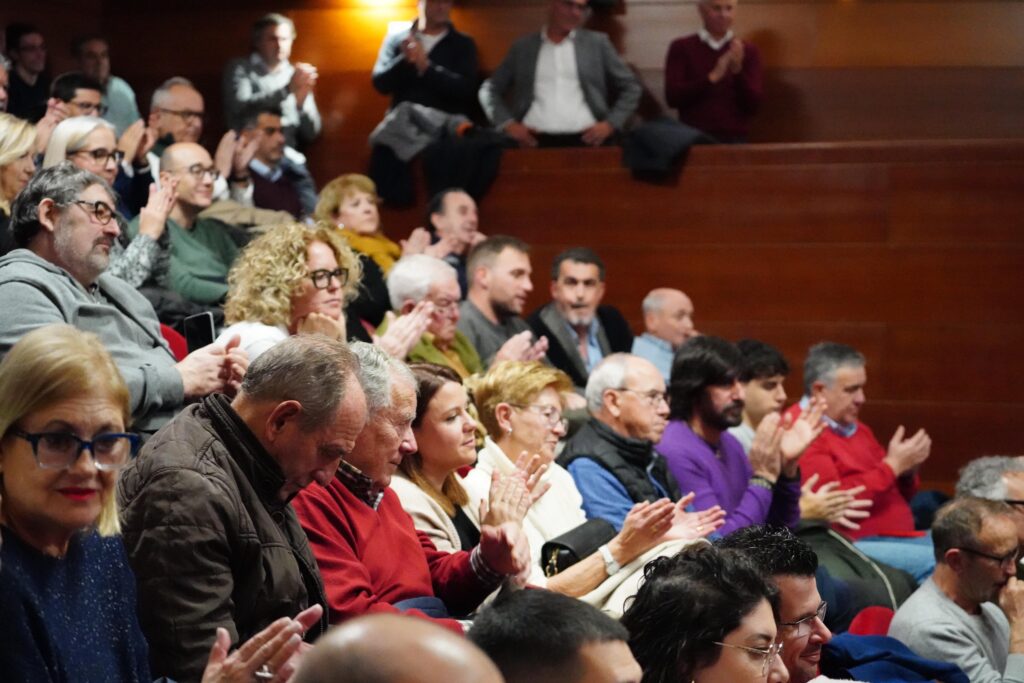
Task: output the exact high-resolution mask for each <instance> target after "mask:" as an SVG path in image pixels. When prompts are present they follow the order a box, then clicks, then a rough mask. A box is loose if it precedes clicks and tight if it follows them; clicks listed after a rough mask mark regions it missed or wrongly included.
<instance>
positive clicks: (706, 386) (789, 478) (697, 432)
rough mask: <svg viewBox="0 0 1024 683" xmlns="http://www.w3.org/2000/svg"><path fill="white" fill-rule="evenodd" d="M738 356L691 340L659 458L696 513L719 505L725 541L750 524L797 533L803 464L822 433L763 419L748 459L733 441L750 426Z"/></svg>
mask: <svg viewBox="0 0 1024 683" xmlns="http://www.w3.org/2000/svg"><path fill="white" fill-rule="evenodd" d="M742 362H743V359H742V356H741V355H740V352H739V350H738V349H737V348H736V346H735V345H733V344H732V343H730V342H728V341H726V340H724V339H721V338H719V337H711V336H701V337H694V338H693V339H690V340H689V341H687V342H686V343H685V344H683V345H682V346H681V347H679V351H678V352H677V353H676V357H675V360H674V361H673V363H672V379H671V382H670V384H669V420H670V421H669V424H668V427H666V428H665V433H664V436H663V437H662V439H661V443H659V444H658V446H657V449H658V452H659V453H661V454H662V455H664V456H665V458H666V460H668V466H669V469H670V470H671V472H672V474H673V475H675V477H676V480H677V481H678V482H679V487H680V489H681V490H683V491H691V490H692V491H693V492H694V493H695V494H696V497H695V499H694V501H693V504H694V507H696V508H697V509H698V510H704V509H707V508H710V507H713V506H715V505H720V506H721V507H722V508H723V509H724V510H725V512H726V521H725V525H724V526H723V527H722V529H721V533H722V534H728V533H730V532H732V531H735V530H736V529H741V528H743V527H746V526H749V525H751V524H764V523H768V524H775V525H778V526H787V527H793V526H795V525H796V523H797V521H799V518H800V470H799V459H800V456H801V454H802V453H803V451H804V449H806V448H807V444H808V443H810V442H811V441H812V440H813V439H814V437H815V436H816V435H817V431H816V430H815V428H814V427H813V425H810V424H808V423H806V422H804V423H802V424H801V423H798V422H794V423H783V422H782V420H781V417H780V416H779V414H778V413H773V414H771V415H767V416H765V418H764V419H762V420H761V424H760V425H759V426H758V428H757V431H756V432H755V435H754V441H753V443H752V444H751V447H750V453H749V459H748V455H747V454H746V453H744V451H743V446H742V445H741V444H740V442H739V441H738V440H737V439H736V437H734V436H733V435H732V434H729V433H728V431H727V430H728V429H729V428H730V427H735V426H737V425H739V424H740V422H741V421H742V420H743V397H744V391H743V385H742V384H741V383H740V381H739V370H740V366H741V364H742Z"/></svg>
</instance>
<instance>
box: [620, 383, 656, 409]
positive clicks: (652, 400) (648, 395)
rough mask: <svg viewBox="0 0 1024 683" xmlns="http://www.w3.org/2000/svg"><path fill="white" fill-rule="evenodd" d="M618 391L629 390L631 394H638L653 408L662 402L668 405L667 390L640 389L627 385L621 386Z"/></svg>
mask: <svg viewBox="0 0 1024 683" xmlns="http://www.w3.org/2000/svg"><path fill="white" fill-rule="evenodd" d="M616 391H628V392H629V393H631V394H636V395H637V396H639V397H640V398H641V399H642V400H643V401H644V403H646V404H647V405H649V406H651V407H652V408H657V407H658V406H659V405H661V404H662V403H664V404H665V405H668V392H667V391H658V390H657V389H652V390H651V391H639V390H637V389H627V388H626V387H619V388H618V389H616Z"/></svg>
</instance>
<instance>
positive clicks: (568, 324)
mask: <svg viewBox="0 0 1024 683" xmlns="http://www.w3.org/2000/svg"><path fill="white" fill-rule="evenodd" d="M604 282H605V269H604V261H602V260H601V257H600V256H598V255H597V254H596V253H594V251H593V250H592V249H588V248H587V247H573V248H571V249H566V250H565V251H563V252H562V253H560V254H558V255H557V256H555V260H554V262H552V264H551V303H549V304H546V305H544V306H542V307H541V308H539V309H537V310H536V311H534V312H533V313H532V314H531V315H530V317H529V319H528V322H529V323H530V327H531V328H533V333H534V334H535V335H536V336H537V337H546V338H547V340H548V353H547V355H548V360H549V361H550V362H551V364H552V365H554V366H555V367H556V368H558V369H559V370H561V371H562V372H564V373H565V374H567V375H569V378H570V379H572V383H573V384H574V385H575V386H576V389H577V390H578V391H582V390H583V388H584V387H585V386H587V377H588V376H589V375H590V371H591V370H593V369H594V367H595V366H596V365H597V364H598V363H600V362H601V359H602V358H604V357H605V356H607V355H608V354H610V353H629V350H630V349H631V348H632V346H633V332H632V330H630V329H629V323H627V322H626V319H625V318H624V317H622V314H621V313H619V311H618V310H617V309H616V308H614V307H613V306H602V305H601V299H603V298H604Z"/></svg>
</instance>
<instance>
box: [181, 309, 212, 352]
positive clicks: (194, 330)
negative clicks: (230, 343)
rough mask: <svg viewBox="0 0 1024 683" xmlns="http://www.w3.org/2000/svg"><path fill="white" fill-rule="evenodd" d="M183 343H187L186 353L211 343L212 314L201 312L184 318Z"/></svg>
mask: <svg viewBox="0 0 1024 683" xmlns="http://www.w3.org/2000/svg"><path fill="white" fill-rule="evenodd" d="M183 327H184V328H185V341H186V342H187V343H188V352H189V353H192V352H193V351H195V350H196V349H199V348H202V347H204V346H207V345H209V344H212V343H213V340H214V338H215V334H214V329H213V313H210V312H209V311H203V312H202V313H196V314H195V315H190V316H189V317H187V318H185V320H184V322H183Z"/></svg>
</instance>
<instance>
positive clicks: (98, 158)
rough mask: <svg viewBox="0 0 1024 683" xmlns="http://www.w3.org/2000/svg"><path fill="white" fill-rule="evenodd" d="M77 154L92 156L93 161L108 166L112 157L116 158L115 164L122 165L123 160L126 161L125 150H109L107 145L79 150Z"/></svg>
mask: <svg viewBox="0 0 1024 683" xmlns="http://www.w3.org/2000/svg"><path fill="white" fill-rule="evenodd" d="M75 154H84V155H86V156H90V157H92V160H93V161H95V162H96V163H97V164H102V165H103V166H106V165H107V162H108V161H110V160H111V159H113V160H114V165H115V166H120V165H121V162H122V161H124V152H122V151H121V150H119V149H115V150H109V149H106V148H105V147H100V148H99V149H89V150H85V149H83V150H79V151H77V152H75Z"/></svg>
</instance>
